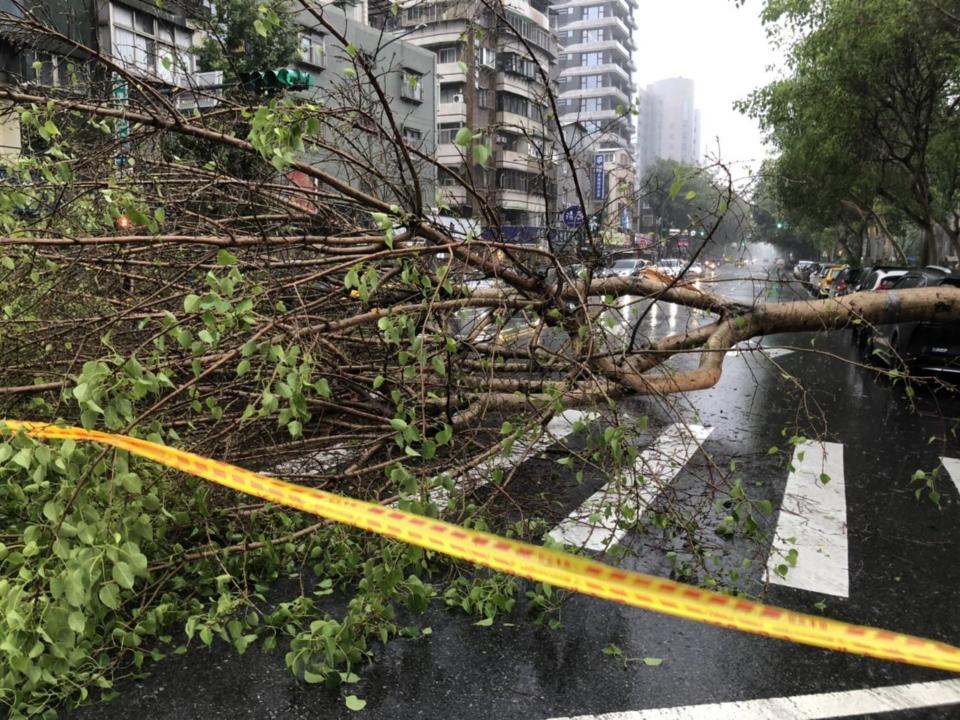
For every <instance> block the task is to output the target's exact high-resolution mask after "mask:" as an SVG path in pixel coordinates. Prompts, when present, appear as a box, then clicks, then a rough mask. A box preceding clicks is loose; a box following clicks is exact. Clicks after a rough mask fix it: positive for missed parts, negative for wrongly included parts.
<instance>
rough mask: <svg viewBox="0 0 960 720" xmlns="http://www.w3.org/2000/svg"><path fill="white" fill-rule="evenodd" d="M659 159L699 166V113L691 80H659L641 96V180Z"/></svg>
mask: <svg viewBox="0 0 960 720" xmlns="http://www.w3.org/2000/svg"><path fill="white" fill-rule="evenodd" d="M657 160H672V161H674V162H678V163H682V164H684V165H697V164H699V163H700V160H701V152H700V111H699V110H697V109H696V107H695V103H694V82H693V80H691V79H689V78H683V77H675V78H667V79H664V80H658V81H657V82H655V83H652V84H650V85H648V86H647V88H646V89H645V90H644V91H643V92H642V93H640V100H639V114H638V117H637V174H638V176H640V177H641V178H642V177H643V175H644V174H645V172H646V170H647V169H648V168H649V167H650V166H651V165H652V164H653V163H654V162H656V161H657Z"/></svg>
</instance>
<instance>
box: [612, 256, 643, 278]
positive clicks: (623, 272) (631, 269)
mask: <svg viewBox="0 0 960 720" xmlns="http://www.w3.org/2000/svg"><path fill="white" fill-rule="evenodd" d="M647 265H649V263H648V262H647V261H646V260H641V259H640V258H621V259H620V260H617V261H616V262H615V263H614V264H613V265H611V266H610V268H609V269H608V270H607V271H606V272H605V273H604V277H621V278H626V277H637V276H638V275H639V274H640V271H641V270H643V269H644V268H645V267H646V266H647Z"/></svg>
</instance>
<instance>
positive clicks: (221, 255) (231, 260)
mask: <svg viewBox="0 0 960 720" xmlns="http://www.w3.org/2000/svg"><path fill="white" fill-rule="evenodd" d="M217 264H218V265H236V264H237V257H236V255H233V254H232V253H229V252H227V251H226V250H222V249H221V250H218V251H217Z"/></svg>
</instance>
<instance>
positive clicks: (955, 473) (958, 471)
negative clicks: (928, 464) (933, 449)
mask: <svg viewBox="0 0 960 720" xmlns="http://www.w3.org/2000/svg"><path fill="white" fill-rule="evenodd" d="M940 462H941V463H942V464H943V467H944V468H945V469H946V471H947V475H949V476H950V479H951V480H953V484H954V487H956V488H957V492H960V460H957V459H956V458H948V457H942V458H940Z"/></svg>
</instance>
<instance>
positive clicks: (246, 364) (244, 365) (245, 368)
mask: <svg viewBox="0 0 960 720" xmlns="http://www.w3.org/2000/svg"><path fill="white" fill-rule="evenodd" d="M248 372H250V361H249V360H248V359H247V358H244V359H243V360H241V361H240V363H239V364H238V365H237V377H243V376H244V375H246V374H247V373H248Z"/></svg>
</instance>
